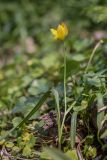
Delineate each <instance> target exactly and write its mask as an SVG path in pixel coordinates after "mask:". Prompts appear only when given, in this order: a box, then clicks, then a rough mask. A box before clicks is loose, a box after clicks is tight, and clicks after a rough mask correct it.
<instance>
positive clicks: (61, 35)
mask: <svg viewBox="0 0 107 160" xmlns="http://www.w3.org/2000/svg"><path fill="white" fill-rule="evenodd" d="M50 31H51V33H52V34H53V36H54V38H55V39H56V40H57V39H59V40H64V39H65V37H66V36H67V35H68V28H67V26H66V24H65V23H61V24H59V25H58V27H57V28H56V29H53V28H52V29H50Z"/></svg>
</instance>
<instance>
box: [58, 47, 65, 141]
mask: <svg viewBox="0 0 107 160" xmlns="http://www.w3.org/2000/svg"><path fill="white" fill-rule="evenodd" d="M63 51H64V81H63V84H64V117H63V120H62V124H61V130H60V138H59V141H60V143H61V139H62V134H63V128H64V123H65V119H66V111H67V100H66V71H67V68H66V65H67V64H66V51H65V45H64V49H63Z"/></svg>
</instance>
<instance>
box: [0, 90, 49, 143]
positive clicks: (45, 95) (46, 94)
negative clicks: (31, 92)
mask: <svg viewBox="0 0 107 160" xmlns="http://www.w3.org/2000/svg"><path fill="white" fill-rule="evenodd" d="M49 95H50V91H47V92H46V93H45V94H44V95H43V96H42V97H41V99H40V100H39V102H38V103H37V104H36V106H35V107H34V108H33V109H32V110H31V111H30V112H29V113H28V115H27V116H26V117H25V118H24V119H23V120H22V121H21V122H20V123H19V124H18V125H17V126H16V127H14V128H13V129H11V130H10V131H9V132H8V133H7V134H6V135H5V136H3V137H0V140H2V139H6V138H7V137H8V136H9V135H10V134H11V133H12V132H13V131H14V130H16V129H18V128H20V127H22V126H23V124H24V123H26V122H27V121H28V120H29V119H30V117H32V115H33V114H34V113H35V112H36V111H37V110H38V109H39V108H40V107H41V106H42V104H43V103H44V102H45V100H46V99H47V98H48V97H49Z"/></svg>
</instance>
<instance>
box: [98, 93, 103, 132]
mask: <svg viewBox="0 0 107 160" xmlns="http://www.w3.org/2000/svg"><path fill="white" fill-rule="evenodd" d="M103 106H104V103H103V95H102V94H101V93H98V94H97V127H98V130H100V129H101V124H102V121H103V120H104V112H105V111H101V112H98V110H99V109H101V108H102V107H103Z"/></svg>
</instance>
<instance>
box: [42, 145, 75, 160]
mask: <svg viewBox="0 0 107 160" xmlns="http://www.w3.org/2000/svg"><path fill="white" fill-rule="evenodd" d="M44 151H45V152H46V154H47V155H49V157H50V158H52V160H74V159H72V158H70V157H68V156H67V155H65V154H64V153H62V152H61V151H60V150H58V149H55V148H44Z"/></svg>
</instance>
